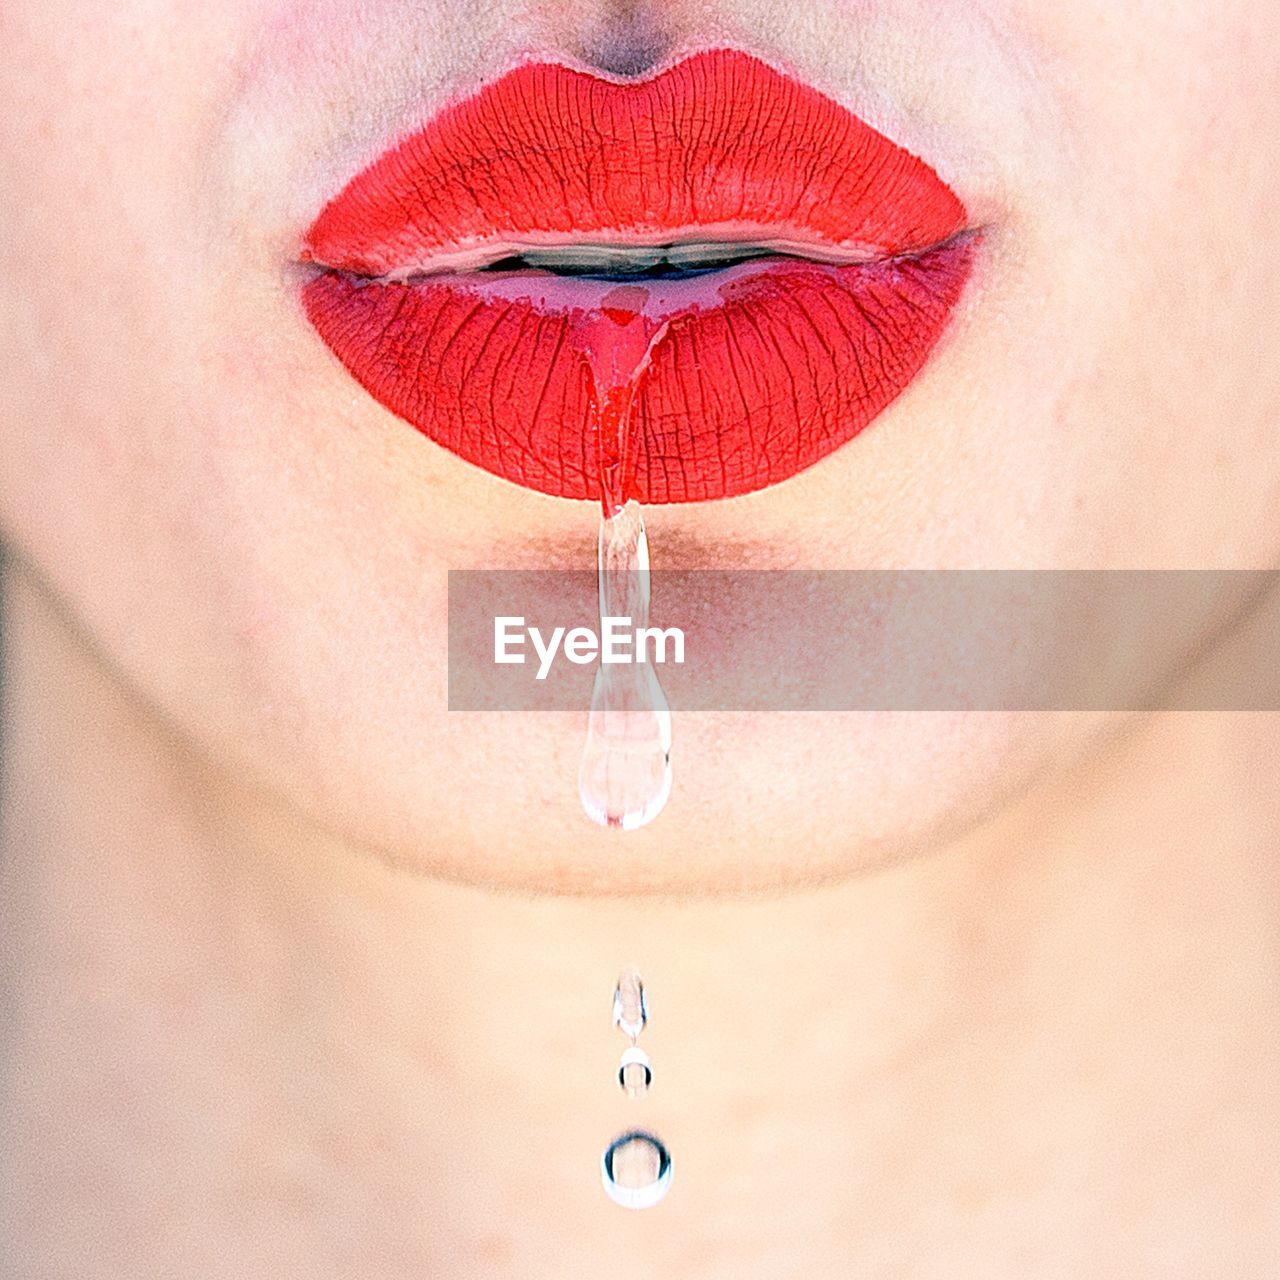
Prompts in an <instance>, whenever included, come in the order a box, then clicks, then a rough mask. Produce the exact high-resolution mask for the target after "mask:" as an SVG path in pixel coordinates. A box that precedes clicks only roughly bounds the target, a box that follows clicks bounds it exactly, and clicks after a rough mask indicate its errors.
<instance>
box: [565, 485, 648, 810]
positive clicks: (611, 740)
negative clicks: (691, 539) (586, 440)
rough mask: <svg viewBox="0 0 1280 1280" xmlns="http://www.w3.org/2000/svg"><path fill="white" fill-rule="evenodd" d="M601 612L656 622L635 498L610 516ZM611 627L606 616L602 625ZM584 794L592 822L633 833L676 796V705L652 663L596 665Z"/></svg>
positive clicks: (603, 542) (604, 539)
mask: <svg viewBox="0 0 1280 1280" xmlns="http://www.w3.org/2000/svg"><path fill="white" fill-rule="evenodd" d="M599 590H600V617H601V619H604V618H630V619H631V627H632V629H633V632H634V631H637V630H639V628H641V627H647V626H648V625H649V551H648V546H647V543H646V539H645V532H644V521H643V520H642V519H641V517H640V508H639V506H638V504H636V503H635V502H628V503H627V504H626V505H625V506H624V507H622V509H621V510H620V511H618V512H617V514H616V515H613V516H602V518H601V521H600V542H599ZM601 630H602V631H603V622H602V623H601ZM578 794H579V796H580V797H581V799H582V807H583V809H584V810H585V812H586V814H587V816H588V817H589V818H591V819H592V821H594V822H597V823H599V824H600V825H601V826H602V827H619V828H621V829H622V830H623V831H632V830H634V829H635V828H636V827H642V826H644V825H645V824H646V823H648V822H652V821H653V819H654V818H656V817H657V816H658V814H659V813H660V812H661V811H662V807H663V806H664V805H665V804H666V802H667V797H668V796H669V795H670V794H671V709H670V707H669V706H668V704H667V699H666V695H665V694H664V693H663V692H662V686H661V685H660V684H659V683H658V677H657V675H656V674H655V673H654V668H653V664H652V663H649V662H627V663H606V662H601V663H600V665H599V666H598V667H597V668H596V679H595V686H594V688H593V689H592V692H591V708H590V711H589V712H588V719H587V741H586V746H585V747H584V749H583V752H582V763H581V766H580V767H579V770H578Z"/></svg>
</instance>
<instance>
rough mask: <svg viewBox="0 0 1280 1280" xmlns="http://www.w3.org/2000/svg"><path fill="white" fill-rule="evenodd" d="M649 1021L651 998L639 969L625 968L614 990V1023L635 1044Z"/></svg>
mask: <svg viewBox="0 0 1280 1280" xmlns="http://www.w3.org/2000/svg"><path fill="white" fill-rule="evenodd" d="M648 1021H649V998H648V996H646V995H645V990H644V982H643V980H642V979H641V977H640V973H639V970H637V969H633V968H628V969H624V970H623V971H622V976H621V977H620V978H619V979H618V985H617V986H616V987H615V988H614V990H613V1025H614V1026H615V1027H617V1028H618V1030H619V1031H621V1032H622V1034H623V1035H624V1036H627V1037H628V1038H629V1039H630V1041H631V1043H632V1044H635V1042H636V1037H637V1036H639V1034H640V1033H641V1032H642V1031H643V1030H644V1028H645V1023H647V1022H648Z"/></svg>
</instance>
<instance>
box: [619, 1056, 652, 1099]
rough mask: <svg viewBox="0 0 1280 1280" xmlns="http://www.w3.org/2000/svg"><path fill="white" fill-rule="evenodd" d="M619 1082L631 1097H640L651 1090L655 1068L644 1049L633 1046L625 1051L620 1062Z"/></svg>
mask: <svg viewBox="0 0 1280 1280" xmlns="http://www.w3.org/2000/svg"><path fill="white" fill-rule="evenodd" d="M618 1083H619V1084H620V1085H621V1086H622V1088H623V1090H624V1091H625V1092H626V1094H627V1096H628V1097H631V1098H639V1097H640V1096H641V1095H642V1094H646V1093H648V1092H649V1086H650V1085H651V1084H652V1083H653V1069H652V1068H651V1067H650V1066H649V1055H648V1054H647V1053H645V1051H644V1050H643V1049H637V1048H635V1047H634V1046H633V1047H632V1048H630V1049H627V1050H626V1051H625V1052H624V1053H623V1055H622V1060H621V1062H619V1063H618Z"/></svg>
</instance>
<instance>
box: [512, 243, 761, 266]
mask: <svg viewBox="0 0 1280 1280" xmlns="http://www.w3.org/2000/svg"><path fill="white" fill-rule="evenodd" d="M773 252H776V251H775V250H773V249H770V248H768V247H767V246H765V245H758V244H754V245H753V244H732V243H729V242H727V241H723V240H720V241H707V242H689V243H684V244H668V245H637V246H634V247H632V246H624V245H604V244H576V245H566V246H564V247H563V248H559V247H557V248H550V249H524V250H522V251H521V253H520V257H521V259H522V260H523V261H525V262H527V263H528V264H529V266H531V267H541V268H543V269H545V270H547V271H566V272H580V273H584V274H585V273H588V272H598V273H600V274H608V275H626V274H630V273H632V272H636V273H638V272H641V271H649V270H652V269H653V268H654V267H657V266H662V265H669V266H672V267H676V268H679V269H681V270H697V269H706V268H712V267H718V266H723V265H725V264H727V263H731V262H741V261H742V260H743V259H745V258H759V257H763V256H765V255H767V254H770V253H773Z"/></svg>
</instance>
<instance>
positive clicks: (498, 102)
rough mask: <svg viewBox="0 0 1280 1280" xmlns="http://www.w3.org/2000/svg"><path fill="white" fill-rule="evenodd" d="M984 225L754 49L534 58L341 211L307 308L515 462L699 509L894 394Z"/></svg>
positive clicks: (321, 242)
mask: <svg viewBox="0 0 1280 1280" xmlns="http://www.w3.org/2000/svg"><path fill="white" fill-rule="evenodd" d="M965 228H966V215H965V210H964V207H963V205H962V204H961V203H960V201H959V200H958V199H957V197H956V196H955V195H954V193H953V192H952V191H951V190H950V188H949V187H948V186H947V185H946V184H945V183H943V182H942V180H941V179H940V178H939V177H938V176H937V175H936V174H935V173H934V172H933V170H932V169H930V168H929V166H928V165H926V164H925V163H924V162H923V161H921V160H919V159H917V158H916V157H915V156H913V155H911V154H910V153H909V152H907V151H905V150H904V149H903V148H901V147H899V146H897V145H896V144H895V143H893V142H891V141H890V140H889V139H888V138H886V137H884V136H883V135H882V134H880V133H878V132H877V131H876V130H874V129H872V128H871V127H870V126H869V125H867V124H866V123H864V122H863V121H861V120H859V119H858V118H857V117H856V116H855V115H853V114H852V113H851V112H849V111H848V110H847V109H846V108H844V107H842V106H840V105H839V104H838V103H836V102H834V101H832V100H831V99H830V98H827V97H825V96H824V95H823V94H821V93H819V92H818V91H817V90H816V89H813V88H812V87H810V86H808V85H805V84H803V83H802V82H800V81H798V80H795V79H793V78H791V77H789V76H786V75H784V74H782V73H781V72H778V71H776V70H774V69H773V68H772V67H770V66H768V65H767V64H765V63H763V62H761V61H760V60H759V59H757V58H754V57H752V56H750V55H748V54H745V53H741V52H737V51H733V50H726V49H721V50H713V51H710V52H707V53H702V54H698V55H695V56H694V57H691V58H688V59H686V60H685V61H682V62H679V63H677V64H676V65H674V66H672V67H670V68H669V69H667V70H666V71H664V72H663V73H661V74H660V75H657V76H655V77H653V78H651V79H648V80H643V81H625V82H615V81H611V80H604V79H601V78H599V77H597V76H594V75H590V74H587V73H585V72H581V71H576V70H573V69H570V68H567V67H563V66H559V65H556V64H526V65H523V66H520V67H517V68H516V69H514V70H513V71H511V72H509V73H508V74H506V75H504V76H503V77H502V78H500V79H498V80H496V81H494V82H492V83H491V84H489V85H488V86H487V87H486V88H484V89H482V90H481V91H480V92H479V93H477V94H476V95H474V96H472V97H468V98H465V99H463V100H461V101H458V102H456V103H454V104H453V105H451V106H448V107H446V108H445V109H444V110H442V111H441V112H439V113H438V114H437V115H436V116H435V117H434V118H433V119H432V120H431V121H429V122H428V124H427V125H426V126H425V128H423V129H422V130H420V131H419V132H418V133H415V134H413V135H412V136H411V137H408V138H406V139H405V140H404V141H402V142H400V143H399V144H398V145H396V146H395V147H393V148H392V149H391V150H390V151H388V152H387V153H386V154H384V155H383V156H382V157H381V158H380V159H378V160H376V161H375V162H374V163H373V164H372V165H370V166H369V168H367V169H366V170H364V172H362V173H360V174H358V175H357V176H356V177H355V178H354V179H353V180H352V181H351V182H350V183H349V184H348V185H347V186H346V188H345V189H344V190H343V191H341V192H340V193H339V194H338V195H337V196H336V197H335V198H334V199H333V200H331V201H330V202H329V204H328V205H327V206H326V207H325V208H324V209H323V211H322V212H321V214H320V216H319V217H318V218H317V219H316V221H315V223H314V225H313V226H312V227H311V229H310V230H309V231H308V232H307V235H306V237H305V241H304V246H303V255H302V256H303V258H304V259H305V260H306V261H308V262H311V263H314V264H315V265H316V267H317V271H316V274H315V275H314V276H313V277H312V278H311V279H310V280H309V281H308V283H307V284H306V285H305V287H304V290H303V301H304V305H305V308H306V312H307V315H308V317H309V319H310V320H311V323H312V324H313V325H314V326H315V328H316V330H317V331H318V332H319V334H320V336H321V337H322V338H323V339H324V341H325V342H326V343H327V344H328V345H329V346H330V348H331V349H332V350H333V352H334V353H335V354H336V355H337V357H338V359H339V360H341V361H342V363H343V364H344V365H345V366H346V367H347V369H348V370H349V371H350V372H351V374H352V375H353V376H354V377H355V378H356V380H357V381H358V382H360V383H361V385H362V386H364V387H365V388H366V390H368V391H369V393H370V394H371V395H373V397H374V398H375V399H377V400H378V401H379V402H380V403H381V404H383V405H384V406H385V407H386V408H388V409H390V410H391V411H392V412H393V413H396V414H398V415H399V416H400V417H402V418H404V419H406V420H407V421H409V422H410V423H412V424H413V425H414V426H415V427H417V428H418V429H419V430H421V431H422V432H423V433H424V434H426V435H427V436H428V437H430V438H431V439H432V440H434V441H435V442H436V443H437V444H440V445H442V446H444V447H445V448H447V449H449V450H451V451H452V452H453V453H455V454H457V455H459V456H460V457H462V458H465V459H466V460H468V461H469V462H472V463H475V464H476V465H478V466H481V467H483V468H485V469H486V470H487V471H490V472H492V473H493V474H494V475H498V476H502V477H503V478H505V479H507V480H511V481H514V482H515V483H517V484H521V485H524V486H526V487H528V488H532V489H536V490H539V491H541V492H543V493H549V494H555V495H558V496H561V497H568V498H589V497H594V498H599V497H602V496H603V497H605V498H606V499H612V502H616V501H621V500H623V499H625V498H636V499H638V500H640V501H641V502H649V503H656V502H691V501H698V500H702V499H710V498H720V497H729V496H732V495H735V494H742V493H747V492H750V491H752V490H755V489H759V488H762V487H764V486H766V485H770V484H774V483H777V482H778V481H781V480H784V479H786V478H788V477H789V476H792V475H794V474H796V473H797V472H799V471H802V470H804V469H805V468H806V467H809V466H811V465H812V464H814V463H815V462H817V461H819V460H820V459H821V458H823V457H825V456H826V455H827V454H829V453H831V452H832V451H833V450H834V449H836V448H838V447H839V446H840V445H842V444H844V443H845V442H846V441H848V440H850V439H851V438H852V437H853V436H855V435H856V434H857V433H858V432H859V431H861V430H862V429H863V428H864V427H865V426H867V425H868V423H870V422H871V421H872V420H873V419H874V418H875V417H876V415H877V414H879V413H880V412H881V410H883V409H884V408H885V406H886V405H888V404H889V403H890V402H891V401H892V400H893V399H894V398H895V397H896V396H898V395H899V394H900V393H901V392H902V391H903V389H904V388H905V387H906V386H907V385H908V384H909V383H910V382H911V380H912V378H914V376H915V375H916V373H917V372H919V370H920V368H921V367H922V366H923V365H924V363H925V361H926V360H927V358H928V355H929V353H930V351H932V349H933V348H934V346H935V345H936V343H937V341H938V339H939V338H940V337H941V335H942V333H943V331H944V329H945V327H946V324H947V321H948V318H949V316H950V314H951V312H952V310H953V308H954V306H955V304H956V302H957V301H958V299H959V297H960V294H961V291H962V289H963V287H964V283H965V281H966V279H967V277H968V275H969V272H970V268H971V262H972V252H973V244H974V237H973V236H972V235H970V234H967V233H966V231H965ZM619 250H621V252H618V251H619ZM575 251H581V252H582V253H583V257H582V259H581V260H580V261H577V262H572V264H571V266H570V267H568V268H566V267H565V266H564V264H565V263H566V262H570V261H571V260H572V259H573V255H574V252H575ZM602 253H603V256H600V255H601V254H602ZM593 254H594V255H595V256H594V257H593V256H592V255H593ZM565 255H567V256H565ZM628 255H630V256H628ZM548 264H550V265H548ZM593 264H594V265H593ZM612 502H610V504H609V505H612Z"/></svg>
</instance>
